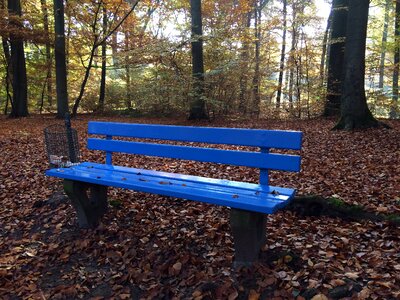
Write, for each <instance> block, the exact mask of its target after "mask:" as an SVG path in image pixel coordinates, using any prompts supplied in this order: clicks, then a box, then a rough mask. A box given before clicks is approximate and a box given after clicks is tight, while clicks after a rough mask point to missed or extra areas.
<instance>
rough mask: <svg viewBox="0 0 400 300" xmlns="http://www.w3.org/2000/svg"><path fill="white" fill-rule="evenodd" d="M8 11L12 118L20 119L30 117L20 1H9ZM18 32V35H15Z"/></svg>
mask: <svg viewBox="0 0 400 300" xmlns="http://www.w3.org/2000/svg"><path fill="white" fill-rule="evenodd" d="M8 11H9V16H10V23H9V24H10V27H11V28H12V29H13V30H12V31H11V33H10V45H11V66H12V75H13V80H12V85H13V100H12V110H11V114H10V117H12V118H19V117H26V116H28V83H27V78H26V64H25V53H24V41H23V39H22V37H21V36H20V35H19V34H18V30H20V29H21V28H23V24H22V23H21V21H19V20H18V17H20V16H21V14H22V12H21V3H20V0H8ZM15 32H16V33H15Z"/></svg>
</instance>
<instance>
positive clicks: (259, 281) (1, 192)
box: [0, 116, 400, 300]
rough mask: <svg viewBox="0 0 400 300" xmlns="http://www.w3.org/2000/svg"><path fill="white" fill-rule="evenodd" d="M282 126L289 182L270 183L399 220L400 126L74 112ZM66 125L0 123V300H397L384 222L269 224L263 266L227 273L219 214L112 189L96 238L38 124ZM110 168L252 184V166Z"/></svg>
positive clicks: (134, 162) (281, 220)
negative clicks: (299, 134) (54, 171)
mask: <svg viewBox="0 0 400 300" xmlns="http://www.w3.org/2000/svg"><path fill="white" fill-rule="evenodd" d="M92 119H96V120H113V121H121V122H138V123H164V124H183V125H189V124H190V125H195V126H226V127H247V128H267V129H290V130H301V131H303V132H304V143H303V149H302V151H301V156H302V158H303V159H302V171H301V172H300V173H299V174H296V173H285V172H272V174H271V182H272V184H274V185H281V186H287V187H294V188H297V189H298V194H300V195H308V194H314V195H322V196H324V197H334V198H339V199H342V200H343V201H345V202H346V203H350V204H357V205H362V206H364V207H365V208H366V209H367V210H368V211H370V212H377V213H378V212H379V213H383V214H388V215H391V214H400V122H399V121H387V123H388V124H390V125H391V126H392V127H393V129H392V130H388V129H371V130H367V131H356V132H341V131H330V128H332V126H333V125H334V123H333V122H332V121H326V120H320V119H318V120H309V121H272V120H259V121H238V120H236V121H235V120H225V121H215V122H211V123H208V122H198V123H189V122H188V121H185V120H184V119H181V120H172V119H144V118H140V119H128V118H107V117H98V116H80V117H79V118H78V119H77V120H73V127H75V128H77V129H78V132H79V139H80V146H81V152H82V159H83V160H84V161H99V162H102V161H103V153H100V152H93V151H88V150H86V149H85V148H86V142H85V140H86V138H87V122H88V120H92ZM57 122H59V123H60V124H62V121H56V120H55V119H54V118H53V117H50V116H48V117H41V116H33V117H30V118H25V119H19V120H13V119H6V118H4V117H1V118H0V151H1V153H0V154H1V159H0V203H1V205H0V299H27V298H31V299H103V298H105V299H109V298H114V299H139V298H145V299H153V298H154V299H191V298H195V299H230V300H233V299H253V300H254V299H314V300H316V299H327V297H328V298H332V299H340V298H344V297H348V298H347V299H400V229H399V228H398V227H395V226H393V225H391V224H389V223H385V222H372V221H365V222H350V221H345V220H342V219H338V218H328V217H324V216H321V217H306V216H301V215H299V214H296V213H294V212H290V211H281V212H279V213H277V214H275V215H269V216H268V228H267V234H268V236H267V244H266V247H265V249H264V251H263V255H262V260H261V262H260V263H259V264H257V265H256V266H254V267H253V268H251V269H246V268H242V269H239V270H235V269H233V268H232V261H233V255H234V253H233V241H232V237H231V235H230V225H229V217H228V216H229V209H228V208H225V207H217V206H214V205H207V204H203V203H198V202H192V201H185V200H180V199H172V198H168V197H162V196H157V195H152V194H144V193H138V192H134V191H125V190H120V189H109V198H110V200H111V202H112V203H113V205H112V206H111V207H110V210H109V212H108V213H107V214H106V216H105V217H104V218H103V220H102V223H101V224H100V225H99V226H98V227H97V228H96V229H93V230H80V229H78V228H77V224H76V218H75V212H74V210H73V208H72V207H71V206H70V204H69V202H68V200H67V199H66V198H65V197H64V196H63V195H62V193H61V190H62V183H61V180H59V179H56V178H49V177H46V176H44V171H45V170H46V168H47V167H48V163H47V157H46V154H45V148H44V137H43V129H44V128H45V127H46V126H48V125H50V124H54V123H57ZM114 162H115V163H116V164H121V165H129V166H136V167H144V168H154V169H157V170H162V171H170V172H182V173H188V174H193V175H201V176H209V177H216V178H227V179H231V180H240V181H257V178H258V172H257V170H252V169H247V168H239V167H227V166H220V165H213V164H207V163H194V162H191V161H182V162H176V161H173V160H168V159H158V158H145V157H138V156H123V155H117V156H116V157H115V160H114Z"/></svg>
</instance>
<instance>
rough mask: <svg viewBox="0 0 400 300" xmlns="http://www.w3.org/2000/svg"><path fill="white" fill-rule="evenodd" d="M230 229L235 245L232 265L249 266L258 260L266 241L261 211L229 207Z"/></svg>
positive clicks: (264, 224) (263, 217)
mask: <svg viewBox="0 0 400 300" xmlns="http://www.w3.org/2000/svg"><path fill="white" fill-rule="evenodd" d="M231 229H232V233H233V240H234V247H235V262H234V267H235V268H236V267H240V266H251V265H252V264H253V263H254V262H256V261H258V258H259V254H260V250H261V247H262V246H263V245H264V244H265V242H266V216H265V214H262V213H257V212H252V211H246V210H240V209H234V208H232V209H231Z"/></svg>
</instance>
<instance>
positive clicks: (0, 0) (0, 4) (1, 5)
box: [0, 0, 12, 115]
mask: <svg viewBox="0 0 400 300" xmlns="http://www.w3.org/2000/svg"><path fill="white" fill-rule="evenodd" d="M0 9H2V10H5V9H6V5H5V2H4V0H0ZM1 43H2V47H3V53H4V66H5V73H6V74H5V79H4V81H5V88H6V98H5V105H4V114H5V115H7V114H8V103H9V102H12V98H11V94H10V84H11V80H10V75H11V54H10V45H9V44H8V35H3V36H1Z"/></svg>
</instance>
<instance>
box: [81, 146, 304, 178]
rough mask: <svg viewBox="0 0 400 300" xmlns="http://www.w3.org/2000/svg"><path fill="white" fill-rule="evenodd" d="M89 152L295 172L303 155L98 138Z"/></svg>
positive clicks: (89, 147)
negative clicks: (108, 152)
mask: <svg viewBox="0 0 400 300" xmlns="http://www.w3.org/2000/svg"><path fill="white" fill-rule="evenodd" d="M88 149H90V150H103V151H110V152H122V153H129V154H140V155H148V156H159V157H167V158H175V159H185V160H195V161H202V162H213V163H221V164H229V165H236V166H245V167H252V168H261V169H273V170H283V171H295V172H297V171H299V170H300V156H297V155H283V154H266V153H259V152H244V151H233V150H220V149H210V148H199V147H186V146H175V145H165V144H150V143H138V142H128V141H118V140H102V139H95V138H90V139H88Z"/></svg>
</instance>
